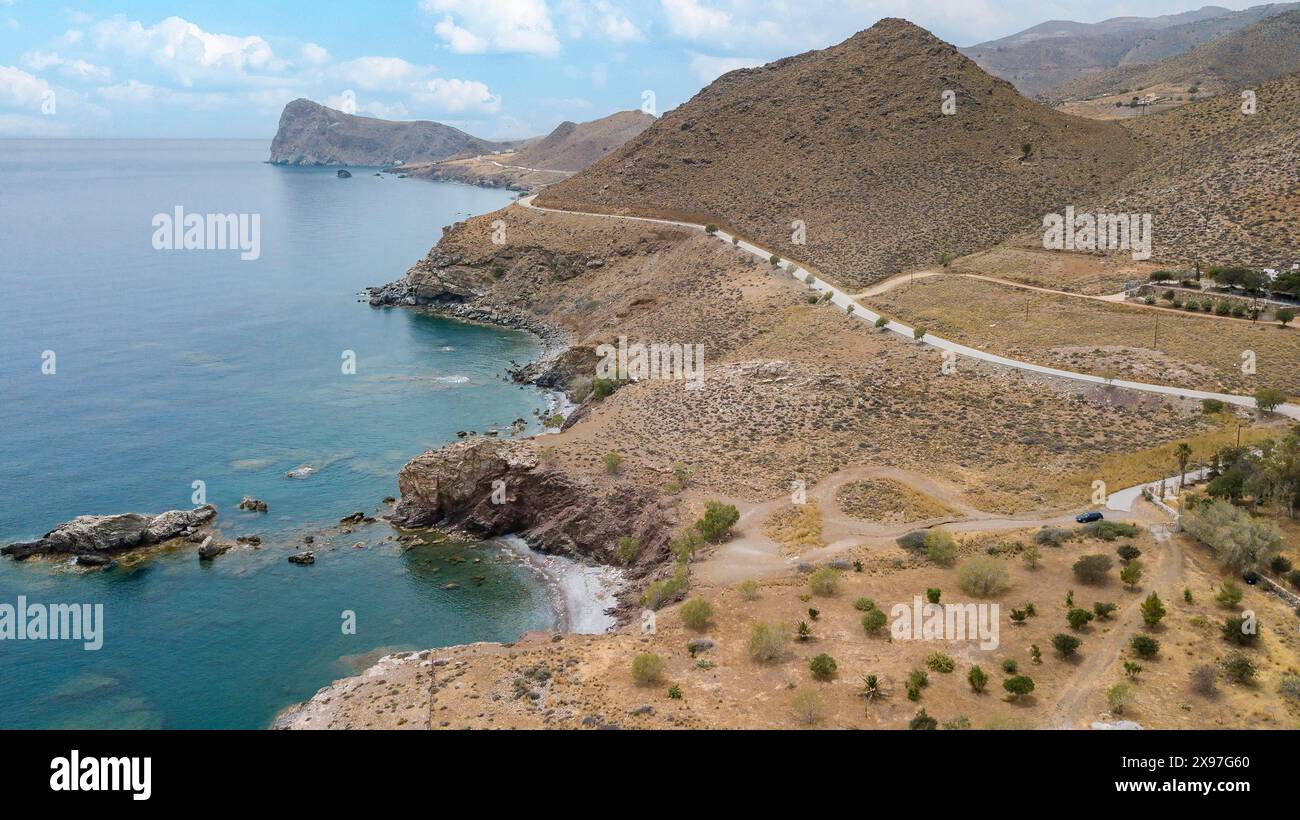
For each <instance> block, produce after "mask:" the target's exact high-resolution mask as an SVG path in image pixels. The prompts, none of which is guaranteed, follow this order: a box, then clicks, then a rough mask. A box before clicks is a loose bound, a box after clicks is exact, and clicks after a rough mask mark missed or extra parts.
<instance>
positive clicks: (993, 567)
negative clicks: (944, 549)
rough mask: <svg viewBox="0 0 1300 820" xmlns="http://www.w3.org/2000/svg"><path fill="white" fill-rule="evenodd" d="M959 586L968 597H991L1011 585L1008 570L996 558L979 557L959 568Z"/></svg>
mask: <svg viewBox="0 0 1300 820" xmlns="http://www.w3.org/2000/svg"><path fill="white" fill-rule="evenodd" d="M957 585H958V586H960V587H961V589H962V591H963V592H965V593H966V594H967V595H976V596H979V597H984V598H987V597H991V596H993V595H998V594H1000V593H1002V592H1005V591H1006V589H1007V587H1009V586H1010V585H1011V582H1010V580H1009V577H1008V575H1007V568H1006V566H1004V565H1003V563H1002V562H1001V561H999V560H998V559H996V558H989V557H987V556H983V555H977V556H975V557H974V558H971V559H969V560H967V561H966V562H965V563H964V564H962V565H961V566H960V567H958V568H957Z"/></svg>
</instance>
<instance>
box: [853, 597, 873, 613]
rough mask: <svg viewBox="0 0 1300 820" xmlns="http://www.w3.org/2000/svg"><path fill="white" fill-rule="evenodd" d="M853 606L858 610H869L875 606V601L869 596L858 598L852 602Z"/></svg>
mask: <svg viewBox="0 0 1300 820" xmlns="http://www.w3.org/2000/svg"><path fill="white" fill-rule="evenodd" d="M853 608H854V609H856V610H858V611H859V612H870V611H871V610H873V609H875V608H876V602H875V601H873V600H871V599H870V598H859V599H858V600H856V601H854V602H853Z"/></svg>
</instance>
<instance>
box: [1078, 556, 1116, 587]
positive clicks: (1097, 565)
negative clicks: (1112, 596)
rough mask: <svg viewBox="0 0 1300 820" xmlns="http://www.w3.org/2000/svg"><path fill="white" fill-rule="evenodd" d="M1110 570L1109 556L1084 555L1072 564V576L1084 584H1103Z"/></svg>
mask: <svg viewBox="0 0 1300 820" xmlns="http://www.w3.org/2000/svg"><path fill="white" fill-rule="evenodd" d="M1110 568H1111V560H1110V556H1109V555H1085V556H1083V557H1082V558H1080V559H1079V560H1078V561H1075V562H1074V576H1075V577H1076V578H1078V579H1079V580H1080V581H1081V582H1083V583H1085V584H1104V583H1105V582H1106V573H1108V572H1110Z"/></svg>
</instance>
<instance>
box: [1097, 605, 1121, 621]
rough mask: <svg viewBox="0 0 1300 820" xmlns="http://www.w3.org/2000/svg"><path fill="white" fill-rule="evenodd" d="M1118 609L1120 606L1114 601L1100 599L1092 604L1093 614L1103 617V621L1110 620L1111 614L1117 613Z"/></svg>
mask: <svg viewBox="0 0 1300 820" xmlns="http://www.w3.org/2000/svg"><path fill="white" fill-rule="evenodd" d="M1116 609H1119V607H1118V606H1116V605H1115V604H1112V603H1102V602H1100V601H1098V602H1097V603H1095V604H1093V605H1092V611H1093V614H1094V615H1096V616H1097V617H1098V618H1101V619H1102V620H1103V621H1109V620H1110V616H1111V615H1114V614H1115V610H1116Z"/></svg>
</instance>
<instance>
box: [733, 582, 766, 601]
mask: <svg viewBox="0 0 1300 820" xmlns="http://www.w3.org/2000/svg"><path fill="white" fill-rule="evenodd" d="M736 589H737V591H739V592H740V597H742V598H744V599H745V600H746V601H757V600H758V599H759V598H761V597H762V593H761V592H759V588H758V581H755V580H752V579H751V580H748V581H741V582H740V583H739V584H738V585H737V586H736Z"/></svg>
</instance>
